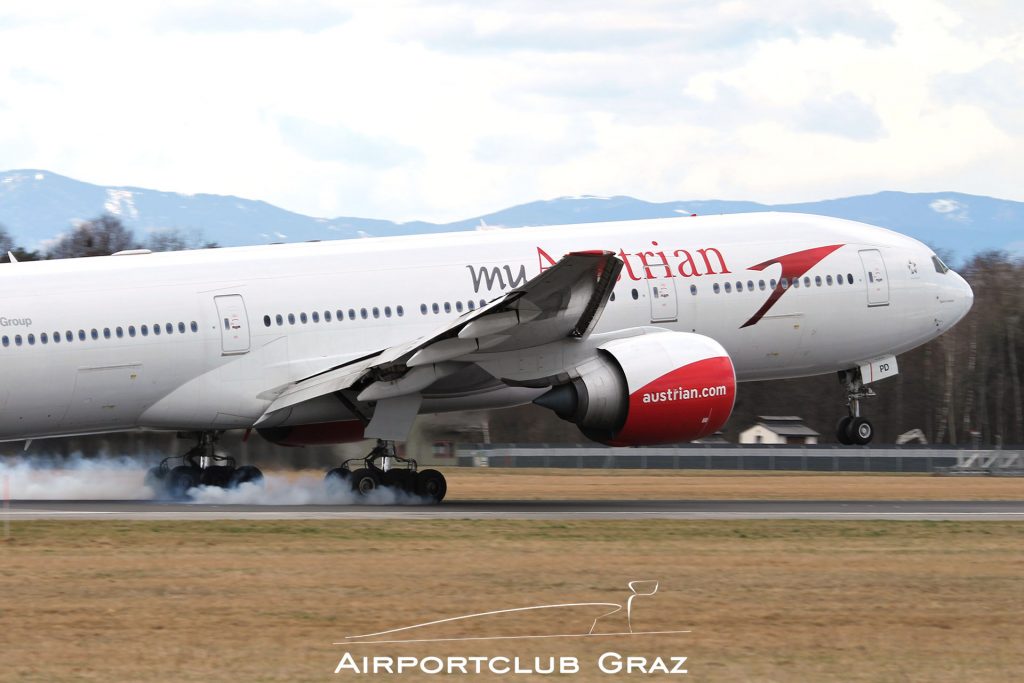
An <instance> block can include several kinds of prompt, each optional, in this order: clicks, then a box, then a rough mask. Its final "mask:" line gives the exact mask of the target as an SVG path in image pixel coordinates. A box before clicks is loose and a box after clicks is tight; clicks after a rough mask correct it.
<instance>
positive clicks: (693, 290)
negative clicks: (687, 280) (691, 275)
mask: <svg viewBox="0 0 1024 683" xmlns="http://www.w3.org/2000/svg"><path fill="white" fill-rule="evenodd" d="M690 294H692V295H693V296H697V285H690Z"/></svg>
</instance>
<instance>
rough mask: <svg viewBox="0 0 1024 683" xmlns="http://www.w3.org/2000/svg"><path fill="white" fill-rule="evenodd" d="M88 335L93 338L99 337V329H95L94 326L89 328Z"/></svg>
mask: <svg viewBox="0 0 1024 683" xmlns="http://www.w3.org/2000/svg"><path fill="white" fill-rule="evenodd" d="M89 336H90V337H92V338H93V339H99V338H100V333H99V331H98V330H97V329H96V328H95V327H94V328H92V329H91V330H90V331H89Z"/></svg>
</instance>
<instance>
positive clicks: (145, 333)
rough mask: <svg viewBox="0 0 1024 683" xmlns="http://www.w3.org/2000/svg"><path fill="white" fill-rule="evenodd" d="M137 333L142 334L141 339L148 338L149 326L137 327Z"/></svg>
mask: <svg viewBox="0 0 1024 683" xmlns="http://www.w3.org/2000/svg"><path fill="white" fill-rule="evenodd" d="M139 332H141V333H142V336H143V337H148V336H149V326H148V325H141V326H139Z"/></svg>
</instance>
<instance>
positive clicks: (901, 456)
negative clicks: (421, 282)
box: [453, 444, 1022, 474]
mask: <svg viewBox="0 0 1024 683" xmlns="http://www.w3.org/2000/svg"><path fill="white" fill-rule="evenodd" d="M990 456H991V457H990ZM1014 456H1015V458H1014ZM1021 457H1022V456H1021V453H1020V452H1017V451H985V450H978V449H968V448H955V447H953V448H935V447H924V448H922V447H914V448H894V447H881V448H870V447H863V448H848V447H847V448H840V447H827V446H823V447H818V446H734V445H729V446H717V445H715V446H711V445H699V446H695V445H691V446H669V447H645V448H608V447H600V446H585V445H581V446H574V445H546V444H530V445H525V444H523V445H517V444H458V445H457V446H455V448H454V452H453V459H454V460H455V462H456V463H457V464H458V465H459V466H462V467H512V468H516V467H562V468H589V469H678V470H760V471H764V470H785V471H800V472H934V473H964V474H970V473H995V472H991V471H981V470H979V469H978V468H976V467H973V463H977V462H992V461H993V458H994V459H995V461H997V462H1006V461H1013V462H1020V461H1021ZM965 463H967V464H968V465H969V466H968V467H966V468H965V467H964V464H965ZM972 467H973V469H972Z"/></svg>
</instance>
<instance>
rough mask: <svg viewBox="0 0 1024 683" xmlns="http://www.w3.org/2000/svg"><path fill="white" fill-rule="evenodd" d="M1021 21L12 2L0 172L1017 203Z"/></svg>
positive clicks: (341, 204) (505, 201) (161, 182)
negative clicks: (974, 197) (907, 195)
mask: <svg viewBox="0 0 1024 683" xmlns="http://www.w3.org/2000/svg"><path fill="white" fill-rule="evenodd" d="M1014 7H1015V5H1014V4H1013V3H1010V2H1006V3H985V4H981V5H977V4H975V3H967V2H959V1H958V0H957V1H956V2H954V0H947V1H940V0H907V1H906V2H900V3H883V2H881V1H880V0H878V2H870V1H867V0H865V1H863V2H858V1H854V0H849V1H846V2H836V3H813V2H805V1H801V0H785V1H784V2H780V3H754V2H751V1H749V0H732V1H728V2H719V3H678V2H667V1H666V2H650V3H633V4H628V5H623V4H622V3H618V2H611V0H595V1H594V2H582V1H581V2H571V3H560V4H554V5H553V4H551V3H547V2H541V1H540V0H523V1H521V2H511V1H500V2H494V3H487V4H486V5H479V4H476V3H466V2H458V1H455V0H451V1H449V2H446V3H434V2H431V3H427V2H420V1H418V0H405V1H404V2H401V3H398V4H394V3H388V4H387V5H383V4H380V3H371V2H369V1H368V0H356V1H353V2H331V1H328V0H323V1H319V0H306V1H304V2H301V3H289V4H287V5H282V4H280V3H271V2H268V1H261V2H257V3H250V2H246V3H240V2H238V0H225V1H222V2H202V1H199V0H193V1H191V2H188V3H184V4H182V3H176V4H175V5H174V6H173V7H172V8H168V6H167V5H166V4H164V3H155V2H136V3H128V2H102V1H99V2H92V3H87V4H84V3H77V2H70V0H68V1H66V2H48V3H35V4H24V5H23V6H22V7H19V8H18V9H17V10H16V11H15V10H11V9H7V10H0V159H2V160H3V162H2V163H3V164H4V166H5V168H19V167H20V168H47V169H51V170H53V171H55V172H60V173H63V174H66V175H70V176H73V177H76V178H80V179H83V180H88V181H92V182H97V183H107V184H131V185H141V186H149V187H155V188H159V189H166V190H177V191H183V192H215V193H223V194H235V195H240V196H245V197H253V198H260V199H265V200H267V201H270V202H272V203H275V204H278V205H280V206H282V207H284V208H287V209H291V210H295V211H301V212H304V213H310V214H314V215H321V216H336V215H364V216H374V217H383V218H393V219H413V218H422V219H432V220H446V219H454V218H462V217H465V216H467V215H473V214H477V213H484V212H487V211H489V210H494V209H497V208H501V207H504V206H507V205H510V204H514V203H518V202H524V201H529V200H533V199H537V198H541V197H553V196H561V195H574V194H601V195H618V194H631V195H635V196H639V197H643V198H646V199H652V200H667V199H689V198H710V197H719V198H745V199H753V200H758V201H779V202H782V201H802V200H809V199H818V198H822V197H826V196H839V195H848V194H855V193H859V192H873V191H877V190H881V189H897V190H907V191H914V190H933V189H935V188H936V187H941V188H952V189H956V190H960V191H964V192H976V193H982V194H988V195H998V196H1004V197H1008V198H1016V199H1024V190H1022V189H1021V187H1020V184H1019V182H1018V181H1017V179H1018V178H1020V177H1021V176H1022V175H1024V129H1022V128H1021V126H1020V125H1019V121H1020V117H1019V115H1018V112H1019V110H1020V106H1019V105H1020V102H1019V97H1020V96H1019V93H1017V91H1016V90H1014V84H1015V82H1016V81H1019V79H1018V78H1016V76H1018V75H1020V68H1021V65H1022V64H1024V47H1022V46H1024V28H1022V26H1024V24H1022V22H1020V21H1016V20H1015V18H1019V16H1020V14H1019V11H1018V10H1016V9H1014ZM994 15H998V16H1001V17H1002V19H1001V20H999V21H995V20H993V19H992V16H994ZM1008 79H1009V80H1011V81H1014V82H1007V81H1008ZM1017 90H1019V88H1018V89H1017Z"/></svg>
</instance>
